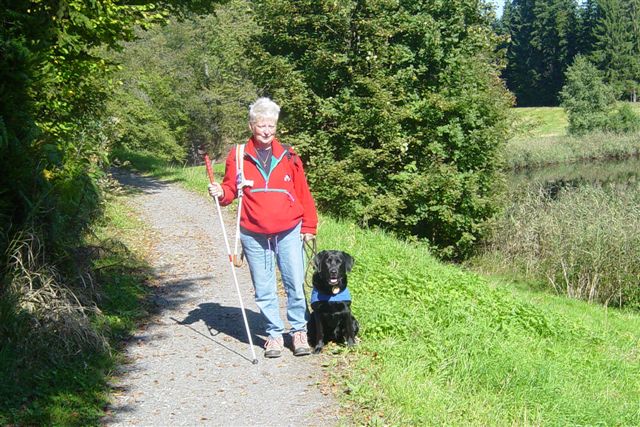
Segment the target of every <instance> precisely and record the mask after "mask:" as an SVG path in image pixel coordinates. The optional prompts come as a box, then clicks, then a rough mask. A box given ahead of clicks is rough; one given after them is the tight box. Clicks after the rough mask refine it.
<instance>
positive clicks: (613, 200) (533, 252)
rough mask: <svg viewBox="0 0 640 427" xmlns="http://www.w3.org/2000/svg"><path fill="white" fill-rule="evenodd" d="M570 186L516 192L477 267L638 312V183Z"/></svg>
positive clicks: (639, 213)
mask: <svg viewBox="0 0 640 427" xmlns="http://www.w3.org/2000/svg"><path fill="white" fill-rule="evenodd" d="M572 185H573V184H572ZM572 185H569V186H568V187H566V188H560V189H554V192H549V190H546V189H544V188H540V187H536V186H531V187H529V188H526V189H525V190H523V191H520V192H514V193H513V197H512V198H511V204H510V206H509V207H508V208H507V211H506V212H505V213H504V214H503V215H502V216H501V217H500V218H499V219H498V220H497V221H496V225H495V228H494V232H493V235H492V236H491V237H490V238H489V239H488V240H487V243H486V247H485V248H484V249H483V250H482V251H481V255H480V256H478V257H477V258H476V259H475V261H474V263H475V265H476V266H479V268H481V269H482V270H483V271H490V272H493V273H495V272H498V273H501V272H502V273H503V272H506V271H508V272H515V273H517V274H518V275H520V277H525V278H527V279H532V280H536V281H539V282H543V283H546V284H547V287H548V288H550V290H551V291H552V292H557V293H560V294H566V295H568V296H570V297H574V298H580V299H584V300H587V301H592V302H599V303H604V304H611V305H625V306H628V307H633V308H635V309H640V289H638V279H639V278H640V265H639V264H638V254H640V231H639V230H640V184H638V182H636V181H633V180H632V181H630V182H627V183H624V184H622V183H617V184H607V185H604V186H600V185H578V187H576V188H573V186H572Z"/></svg>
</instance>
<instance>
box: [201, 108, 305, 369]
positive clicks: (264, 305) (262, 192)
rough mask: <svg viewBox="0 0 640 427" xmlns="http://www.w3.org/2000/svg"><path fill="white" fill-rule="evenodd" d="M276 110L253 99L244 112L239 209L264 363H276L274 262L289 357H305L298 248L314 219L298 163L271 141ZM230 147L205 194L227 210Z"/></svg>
mask: <svg viewBox="0 0 640 427" xmlns="http://www.w3.org/2000/svg"><path fill="white" fill-rule="evenodd" d="M279 114H280V107H279V106H278V105H277V104H276V103H275V102H273V101H272V100H270V99H269V98H259V99H258V100H257V101H256V102H255V103H253V104H252V105H251V106H250V108H249V129H250V130H251V133H252V134H253V135H252V136H251V138H249V140H248V141H247V143H246V144H245V146H244V155H243V159H242V162H243V163H242V170H243V175H244V185H246V187H245V188H243V202H242V203H243V207H242V211H241V217H240V241H241V242H242V249H243V252H244V256H245V258H246V259H247V263H248V264H249V270H250V271H251V280H252V281H253V287H254V289H255V299H256V304H257V305H258V307H259V308H260V311H261V312H262V314H263V315H264V317H265V319H266V321H267V330H266V333H267V341H266V344H265V353H264V355H265V357H280V356H281V355H282V351H283V349H284V341H283V337H282V336H283V333H284V332H285V326H284V323H283V321H282V319H281V318H280V312H279V301H278V295H277V293H276V272H275V263H274V259H275V261H277V265H278V269H279V270H280V275H281V278H282V283H283V285H284V288H285V290H286V294H287V320H288V321H289V324H290V326H291V329H290V333H291V336H292V342H293V354H294V355H296V356H303V355H307V354H309V353H310V348H309V345H308V343H307V333H306V330H307V318H308V311H307V305H306V299H305V295H304V288H303V286H304V253H303V247H302V244H303V243H302V242H303V241H304V240H310V239H313V238H315V234H316V227H317V224H318V215H317V212H316V208H315V203H314V200H313V197H312V196H311V192H310V191H309V186H308V185H307V180H306V177H305V174H304V169H303V167H302V162H301V160H300V158H299V157H298V156H297V155H296V154H295V153H294V152H293V151H292V150H291V148H290V147H286V146H283V145H282V144H281V143H280V142H279V141H278V140H277V139H276V138H275V134H276V126H277V123H278V116H279ZM236 150H238V146H236V147H234V148H233V149H232V150H231V151H230V152H229V155H228V156H227V161H226V165H225V174H224V180H223V181H222V184H219V183H213V184H211V185H209V194H211V196H212V197H218V199H219V201H220V204H221V205H223V206H224V205H228V204H229V203H231V202H232V201H233V199H235V198H236V197H237V196H238V185H240V182H238V181H239V176H238V172H239V167H238V165H237V164H236V157H237V156H236Z"/></svg>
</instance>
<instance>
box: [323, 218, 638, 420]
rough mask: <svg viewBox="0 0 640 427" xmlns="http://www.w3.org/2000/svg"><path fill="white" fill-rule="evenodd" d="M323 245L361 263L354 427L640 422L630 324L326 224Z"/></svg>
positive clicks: (388, 240) (631, 318)
mask: <svg viewBox="0 0 640 427" xmlns="http://www.w3.org/2000/svg"><path fill="white" fill-rule="evenodd" d="M319 243H320V247H321V248H340V249H343V250H346V251H347V252H349V253H351V254H352V255H353V256H354V257H355V259H356V264H355V268H354V271H353V273H352V275H351V277H350V286H351V287H352V293H353V295H354V302H353V310H354V312H355V314H356V316H357V317H358V319H359V320H360V322H361V324H362V342H361V345H360V347H359V348H358V349H357V350H356V351H354V352H353V353H352V354H351V357H350V358H349V360H350V363H351V365H352V366H353V368H354V369H351V370H346V371H341V375H347V378H346V379H343V380H344V382H345V387H347V388H348V390H349V396H350V399H351V400H352V402H353V404H354V405H356V407H357V408H358V410H354V411H353V416H356V417H358V418H357V419H356V420H355V424H374V425H376V424H379V425H532V424H537V425H539V424H544V425H578V424H580V425H595V424H603V425H607V424H611V425H637V424H638V423H640V413H639V410H640V406H639V404H640V396H639V395H638V393H637V390H638V389H640V388H639V387H640V376H639V375H638V374H640V361H639V350H640V348H639V347H638V343H639V339H640V333H639V332H638V331H640V329H639V327H640V316H638V315H637V314H633V313H624V312H618V311H614V310H606V309H604V308H602V307H599V306H590V305H587V304H583V303H578V302H575V301H568V300H565V299H561V298H557V297H555V298H554V297H552V296H549V295H544V294H542V295H543V296H542V297H539V298H538V300H536V299H535V298H532V297H530V295H529V294H527V293H525V292H523V291H516V290H513V289H512V288H511V287H509V288H507V287H504V286H498V285H496V284H493V283H491V282H489V281H488V280H487V279H484V278H482V277H480V276H478V275H475V274H472V273H469V272H465V271H462V270H461V269H460V268H458V267H455V266H449V265H444V264H441V263H439V262H438V261H436V260H435V259H434V258H433V257H432V256H431V255H430V254H429V252H428V250H427V249H426V248H424V247H421V246H419V245H410V244H406V243H402V242H399V241H397V240H396V239H394V238H392V237H390V236H387V235H385V234H383V233H379V232H370V231H363V230H360V229H358V228H357V227H355V226H353V225H350V224H346V223H340V222H335V221H332V220H329V219H327V218H322V222H321V227H320V232H319ZM536 295H537V294H536Z"/></svg>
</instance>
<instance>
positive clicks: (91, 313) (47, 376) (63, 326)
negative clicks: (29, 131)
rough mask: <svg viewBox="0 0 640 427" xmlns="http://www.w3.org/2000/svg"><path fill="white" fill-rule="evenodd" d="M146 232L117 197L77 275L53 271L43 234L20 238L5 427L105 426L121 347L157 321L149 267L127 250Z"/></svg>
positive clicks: (4, 299)
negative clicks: (150, 310)
mask: <svg viewBox="0 0 640 427" xmlns="http://www.w3.org/2000/svg"><path fill="white" fill-rule="evenodd" d="M115 224H117V225H115ZM140 228H141V224H139V223H134V220H133V219H132V218H131V215H130V212H128V211H127V210H126V208H125V207H124V205H122V203H120V202H117V201H116V200H113V199H112V200H111V201H110V202H109V203H108V204H107V206H106V215H105V221H104V222H101V223H98V224H94V226H93V229H92V232H91V233H89V234H88V235H86V236H85V238H84V239H80V240H82V241H83V243H84V244H83V245H82V246H80V247H77V248H75V250H74V251H73V253H70V257H71V258H73V261H74V262H73V263H72V265H74V266H75V267H76V268H77V270H76V274H75V275H74V274H71V273H70V272H65V274H60V273H59V272H58V271H56V270H55V269H54V268H53V267H52V266H51V265H49V264H47V262H46V261H45V259H44V257H43V256H42V253H41V251H42V246H41V245H40V244H39V242H38V240H37V238H36V237H35V235H26V234H25V235H24V238H22V239H15V240H14V241H13V244H12V251H11V253H10V255H11V256H10V263H9V272H8V274H7V275H6V276H5V277H7V278H10V279H11V280H10V281H8V282H7V283H6V284H4V286H3V288H1V289H0V335H1V339H0V378H2V380H1V381H0V425H79V426H80V425H82V426H85V425H98V424H99V420H100V418H101V417H102V415H103V408H104V406H105V405H106V403H107V394H108V386H107V384H106V379H107V376H108V374H109V372H110V370H111V369H113V366H114V364H115V362H116V360H117V358H118V352H117V351H114V345H115V344H116V343H117V342H118V341H119V340H121V339H122V338H123V337H125V336H126V335H127V334H128V333H129V332H130V331H131V330H132V328H133V327H134V324H135V321H136V320H137V319H140V318H142V317H144V316H146V315H147V312H146V305H145V303H144V298H145V295H146V292H147V291H146V288H145V287H144V284H143V283H144V280H145V277H146V274H147V273H146V271H147V269H146V266H145V265H144V263H143V262H142V261H141V260H140V259H139V258H138V257H137V256H136V255H135V254H134V253H132V252H130V251H129V249H128V247H127V245H126V244H124V243H123V241H127V242H134V238H133V237H132V236H140V235H141V233H140ZM127 229H129V230H127ZM134 229H135V232H134ZM60 264H63V263H60Z"/></svg>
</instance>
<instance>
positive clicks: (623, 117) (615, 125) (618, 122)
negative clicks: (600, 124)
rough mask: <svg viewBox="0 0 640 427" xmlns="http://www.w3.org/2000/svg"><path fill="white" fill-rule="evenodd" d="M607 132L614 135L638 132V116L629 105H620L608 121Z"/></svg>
mask: <svg viewBox="0 0 640 427" xmlns="http://www.w3.org/2000/svg"><path fill="white" fill-rule="evenodd" d="M607 130H609V131H611V132H615V133H631V132H638V131H640V116H638V114H636V112H635V111H633V108H631V107H630V106H629V104H622V106H621V107H620V108H618V109H617V110H616V111H615V112H614V113H613V114H612V115H611V116H610V117H609V119H608V121H607Z"/></svg>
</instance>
